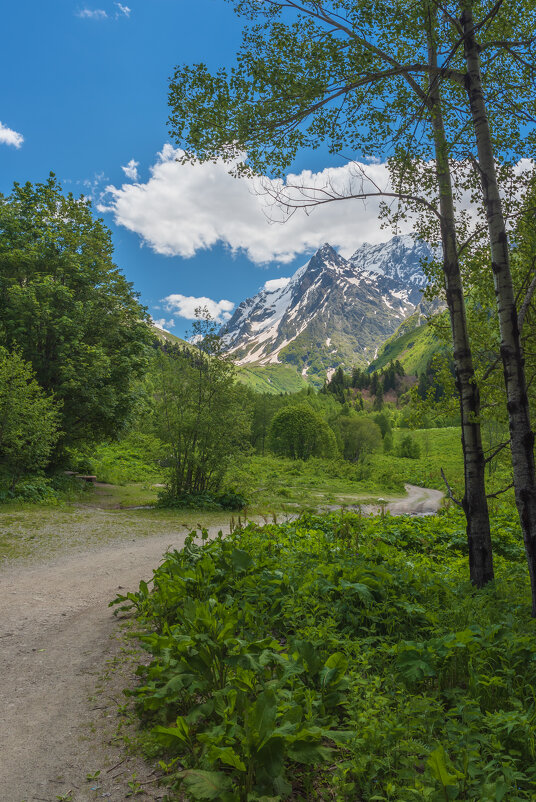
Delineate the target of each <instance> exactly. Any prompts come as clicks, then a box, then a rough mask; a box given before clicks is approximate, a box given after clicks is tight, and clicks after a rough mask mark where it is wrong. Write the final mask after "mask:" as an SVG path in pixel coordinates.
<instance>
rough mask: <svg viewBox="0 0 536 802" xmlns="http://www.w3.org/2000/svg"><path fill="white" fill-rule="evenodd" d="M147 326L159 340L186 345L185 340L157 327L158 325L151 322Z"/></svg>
mask: <svg viewBox="0 0 536 802" xmlns="http://www.w3.org/2000/svg"><path fill="white" fill-rule="evenodd" d="M149 328H150V329H151V331H152V333H153V334H154V335H155V337H158V339H159V340H165V341H166V342H168V343H172V344H173V345H188V343H187V342H186V340H181V338H180V337H177V336H176V335H175V334H171V332H170V331H163V330H162V329H159V328H158V326H154V325H152V324H150V325H149Z"/></svg>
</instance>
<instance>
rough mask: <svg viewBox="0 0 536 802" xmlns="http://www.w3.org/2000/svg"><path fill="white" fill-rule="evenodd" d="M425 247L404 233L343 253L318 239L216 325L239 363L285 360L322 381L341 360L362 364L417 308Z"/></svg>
mask: <svg viewBox="0 0 536 802" xmlns="http://www.w3.org/2000/svg"><path fill="white" fill-rule="evenodd" d="M430 258H433V253H432V251H431V249H430V248H429V246H428V245H427V244H426V243H424V242H422V241H419V240H416V239H414V238H413V237H411V236H395V237H393V238H392V239H391V240H388V241H387V242H386V243H382V244H380V245H370V244H368V243H365V244H364V245H362V246H360V248H358V249H357V250H356V251H355V252H354V253H353V254H352V256H351V257H350V258H349V259H345V258H344V257H343V256H341V254H339V253H337V251H335V249H334V248H333V247H332V246H331V245H330V244H329V243H324V245H322V247H321V248H319V249H318V250H317V251H316V253H315V254H314V255H313V256H312V257H311V259H310V260H309V261H308V262H307V263H306V264H305V265H303V266H302V267H300V268H298V270H296V271H295V273H294V274H293V275H292V276H291V277H289V278H288V279H287V280H285V279H281V280H275V281H272V282H267V284H266V285H265V287H264V288H263V289H262V290H260V291H259V292H258V293H257V294H256V295H255V296H252V297H251V298H247V299H246V300H245V301H243V302H242V303H241V304H240V305H239V306H238V308H237V309H236V311H235V313H234V314H233V316H232V317H231V319H230V320H229V321H228V322H227V323H226V324H225V325H224V326H223V327H222V329H221V334H222V337H223V341H224V347H225V349H226V351H227V352H228V353H229V354H230V355H231V356H232V357H233V358H234V360H235V362H236V364H237V365H239V366H262V365H275V364H290V365H293V366H294V368H295V369H296V370H297V371H298V373H300V374H301V375H302V377H303V378H304V379H306V380H307V381H312V382H313V383H316V384H318V383H322V382H323V381H324V378H325V376H326V373H327V374H328V375H329V373H330V372H331V371H333V370H335V369H336V368H337V367H339V366H340V365H342V366H343V367H346V368H350V367H354V366H357V365H359V366H361V367H364V366H366V365H368V364H369V363H370V362H371V361H372V360H373V359H374V357H375V355H376V354H377V353H378V350H379V349H380V348H381V346H382V344H383V343H384V342H385V341H386V340H387V339H388V338H389V337H390V336H392V335H393V334H394V332H395V331H396V329H397V328H398V327H399V326H400V324H401V323H402V322H403V321H404V320H405V319H406V318H408V317H409V316H410V315H412V314H413V313H414V312H415V310H416V309H417V307H418V305H419V303H420V301H421V298H422V292H423V289H424V287H425V285H426V276H425V274H424V272H423V270H422V264H423V263H424V261H426V260H429V259H430Z"/></svg>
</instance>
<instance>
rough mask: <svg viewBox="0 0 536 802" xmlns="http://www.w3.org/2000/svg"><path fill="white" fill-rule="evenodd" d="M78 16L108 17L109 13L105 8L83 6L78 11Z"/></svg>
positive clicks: (89, 17)
mask: <svg viewBox="0 0 536 802" xmlns="http://www.w3.org/2000/svg"><path fill="white" fill-rule="evenodd" d="M76 16H77V17H80V19H96V20H99V19H107V18H108V14H107V13H106V11H104V9H103V8H82V9H80V11H77V12H76Z"/></svg>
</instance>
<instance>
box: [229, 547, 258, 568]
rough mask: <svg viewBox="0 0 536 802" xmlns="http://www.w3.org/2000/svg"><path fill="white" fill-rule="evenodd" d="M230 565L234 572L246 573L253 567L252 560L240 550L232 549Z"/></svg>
mask: <svg viewBox="0 0 536 802" xmlns="http://www.w3.org/2000/svg"><path fill="white" fill-rule="evenodd" d="M231 563H232V565H233V568H234V570H235V571H247V570H248V569H249V568H251V566H252V565H253V558H252V557H251V556H250V555H249V554H248V553H247V551H242V549H233V553H232V554H231Z"/></svg>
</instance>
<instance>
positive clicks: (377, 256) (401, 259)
mask: <svg viewBox="0 0 536 802" xmlns="http://www.w3.org/2000/svg"><path fill="white" fill-rule="evenodd" d="M431 258H432V250H431V248H430V247H429V245H427V244H426V243H425V242H423V241H422V240H417V239H415V238H414V237H412V236H411V234H405V235H403V236H396V237H393V238H392V239H390V240H389V242H382V243H380V244H379V245H369V243H368V242H364V243H363V245H361V246H360V247H359V248H358V249H357V251H356V252H355V253H354V254H353V255H352V256H351V257H350V259H349V260H348V261H349V262H351V263H352V264H353V265H354V266H355V267H356V268H358V269H360V270H370V271H373V272H376V273H381V274H382V275H384V276H387V277H388V278H392V279H396V280H397V281H402V282H403V283H410V284H416V285H417V286H418V287H422V288H423V289H424V287H425V286H426V281H427V279H426V276H425V275H424V273H423V270H422V264H423V261H428V260H429V259H431Z"/></svg>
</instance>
